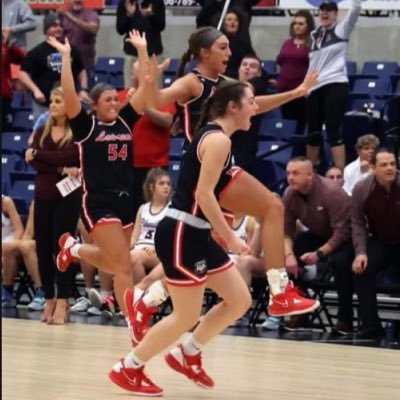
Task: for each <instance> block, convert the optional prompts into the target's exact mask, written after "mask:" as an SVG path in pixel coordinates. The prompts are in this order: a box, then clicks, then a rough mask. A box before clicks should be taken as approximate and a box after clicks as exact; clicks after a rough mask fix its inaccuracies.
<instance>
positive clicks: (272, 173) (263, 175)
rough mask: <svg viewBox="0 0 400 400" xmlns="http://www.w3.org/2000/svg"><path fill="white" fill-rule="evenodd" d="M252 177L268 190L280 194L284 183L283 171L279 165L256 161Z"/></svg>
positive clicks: (267, 160) (271, 162)
mask: <svg viewBox="0 0 400 400" xmlns="http://www.w3.org/2000/svg"><path fill="white" fill-rule="evenodd" d="M254 176H255V177H256V178H257V179H258V180H259V181H260V182H261V183H262V184H263V185H265V186H266V187H268V189H270V190H271V191H273V192H278V193H280V192H281V191H282V188H283V186H284V183H285V178H286V176H285V170H284V169H283V168H282V166H280V165H279V164H277V163H275V162H273V161H271V160H269V159H266V158H259V159H256V162H255V163H254Z"/></svg>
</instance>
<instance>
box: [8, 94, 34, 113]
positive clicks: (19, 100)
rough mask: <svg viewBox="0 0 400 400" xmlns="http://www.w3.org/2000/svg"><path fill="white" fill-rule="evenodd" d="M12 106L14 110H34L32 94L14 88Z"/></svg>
mask: <svg viewBox="0 0 400 400" xmlns="http://www.w3.org/2000/svg"><path fill="white" fill-rule="evenodd" d="M11 108H12V109H13V110H14V111H32V95H31V94H30V93H28V92H25V91H23V90H14V92H13V97H12V100H11Z"/></svg>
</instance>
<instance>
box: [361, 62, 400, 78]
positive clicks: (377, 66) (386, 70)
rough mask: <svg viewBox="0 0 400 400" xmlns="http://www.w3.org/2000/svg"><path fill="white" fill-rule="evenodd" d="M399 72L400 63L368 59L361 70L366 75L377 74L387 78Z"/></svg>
mask: <svg viewBox="0 0 400 400" xmlns="http://www.w3.org/2000/svg"><path fill="white" fill-rule="evenodd" d="M397 72H399V65H398V64H397V62H394V61H367V62H365V63H364V65H363V68H362V71H361V73H362V74H364V75H376V76H379V77H386V78H388V77H389V76H390V75H393V74H395V73H397Z"/></svg>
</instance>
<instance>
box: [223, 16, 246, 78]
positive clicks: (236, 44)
mask: <svg viewBox="0 0 400 400" xmlns="http://www.w3.org/2000/svg"><path fill="white" fill-rule="evenodd" d="M242 26H243V15H242V13H241V12H240V11H239V10H234V9H232V10H229V11H228V12H227V13H226V15H225V18H224V22H223V24H222V27H221V32H223V33H224V34H225V36H226V37H227V38H228V40H229V48H230V49H231V53H232V54H231V56H230V57H229V60H228V65H227V67H226V71H225V75H226V76H229V77H231V78H237V77H238V71H239V67H240V63H241V62H242V59H243V57H244V56H246V55H247V54H254V50H253V47H252V46H251V43H250V42H248V41H247V40H244V39H243V38H242V35H241V32H242V30H243V28H242ZM247 29H248V28H247Z"/></svg>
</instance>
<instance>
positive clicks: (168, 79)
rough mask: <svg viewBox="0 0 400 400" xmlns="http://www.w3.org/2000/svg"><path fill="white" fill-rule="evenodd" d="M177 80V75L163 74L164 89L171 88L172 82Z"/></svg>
mask: <svg viewBox="0 0 400 400" xmlns="http://www.w3.org/2000/svg"><path fill="white" fill-rule="evenodd" d="M175 79H176V76H175V75H167V74H165V73H164V74H163V76H162V86H163V88H167V87H169V86H171V84H172V82H174V81H175Z"/></svg>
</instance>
